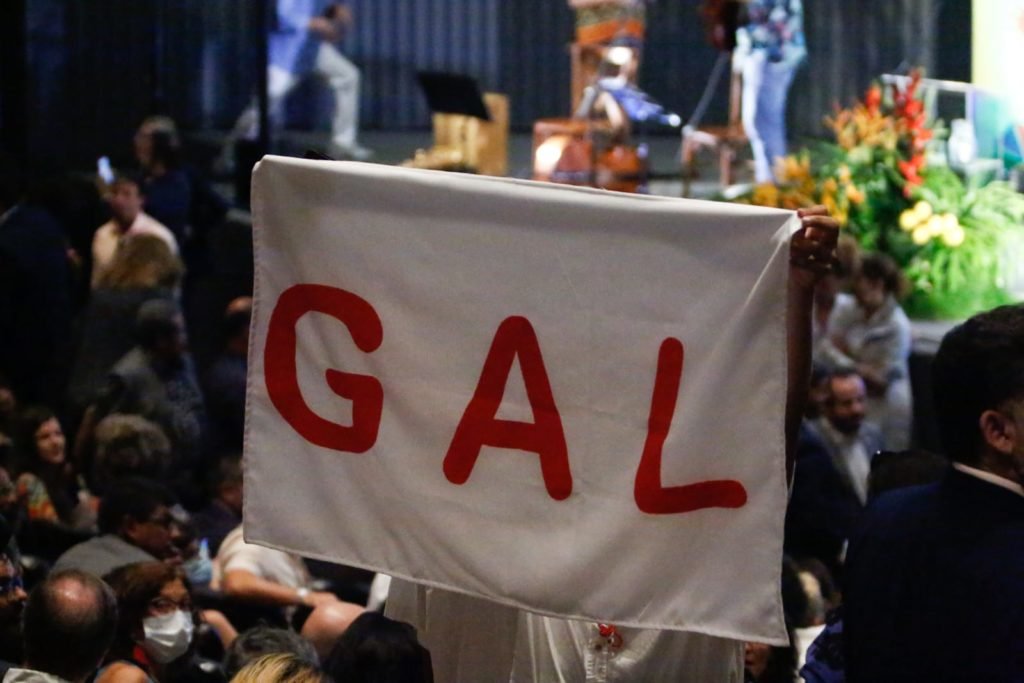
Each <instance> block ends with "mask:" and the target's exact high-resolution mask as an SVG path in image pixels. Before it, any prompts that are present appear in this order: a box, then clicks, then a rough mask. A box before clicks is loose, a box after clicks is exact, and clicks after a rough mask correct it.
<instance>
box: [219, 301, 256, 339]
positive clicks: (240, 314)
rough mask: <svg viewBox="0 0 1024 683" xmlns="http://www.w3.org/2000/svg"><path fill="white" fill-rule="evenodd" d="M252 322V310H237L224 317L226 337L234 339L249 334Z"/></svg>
mask: <svg viewBox="0 0 1024 683" xmlns="http://www.w3.org/2000/svg"><path fill="white" fill-rule="evenodd" d="M251 321H252V309H251V308H250V309H245V310H235V311H231V312H229V313H228V314H227V315H225V316H224V336H225V338H227V339H233V338H235V337H237V336H238V335H240V334H242V333H243V332H245V333H246V334H248V332H249V323H250V322H251Z"/></svg>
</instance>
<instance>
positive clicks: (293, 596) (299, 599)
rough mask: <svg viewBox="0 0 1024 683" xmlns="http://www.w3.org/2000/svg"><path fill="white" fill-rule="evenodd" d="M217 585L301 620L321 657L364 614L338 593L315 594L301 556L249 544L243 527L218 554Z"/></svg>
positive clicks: (237, 597)
mask: <svg viewBox="0 0 1024 683" xmlns="http://www.w3.org/2000/svg"><path fill="white" fill-rule="evenodd" d="M213 585H214V587H219V588H220V589H221V590H222V591H223V592H224V595H225V596H227V597H229V598H232V599H235V600H239V601H242V602H247V603H253V604H259V605H267V606H272V607H280V608H282V609H283V610H285V613H286V615H287V616H288V618H289V619H292V620H293V621H295V622H299V621H301V622H302V623H301V624H300V623H297V624H296V626H297V627H298V628H299V630H300V633H301V634H302V636H303V637H304V638H306V639H307V640H309V641H310V642H312V643H313V646H314V647H315V648H316V650H317V654H319V655H320V656H326V654H327V653H328V652H329V651H330V648H331V646H333V645H334V641H335V640H337V638H338V636H340V635H341V634H342V633H344V632H345V629H347V628H348V626H349V624H351V623H352V621H353V620H354V619H355V618H356V617H358V616H359V615H360V614H362V613H363V608H362V607H360V606H358V605H353V604H351V603H347V602H342V601H340V600H339V599H338V598H337V597H336V596H335V595H334V594H333V593H326V592H321V591H314V590H312V588H311V581H310V576H309V572H308V571H307V570H306V565H305V563H304V562H303V560H302V558H301V557H298V556H296V555H289V554H288V553H285V552H281V551H280V550H274V549H273V548H265V547H263V546H258V545H253V544H251V543H246V542H245V540H244V539H243V538H242V527H241V526H239V527H238V528H237V529H235V530H234V531H232V532H231V533H230V534H228V536H227V538H225V539H224V543H223V544H222V545H221V547H220V551H219V552H218V553H217V557H216V559H215V560H214V584H213ZM307 615H308V616H307ZM303 617H305V619H304V620H303V619H302V618H303Z"/></svg>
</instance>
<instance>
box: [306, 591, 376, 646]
mask: <svg viewBox="0 0 1024 683" xmlns="http://www.w3.org/2000/svg"><path fill="white" fill-rule="evenodd" d="M364 611H365V610H364V609H363V608H362V607H360V606H359V605H354V604H352V603H350V602H333V603H328V604H326V605H320V606H319V607H317V608H316V609H314V610H313V612H312V613H311V614H310V615H309V618H308V619H306V623H305V624H303V626H302V637H303V638H305V639H306V640H308V641H309V642H311V643H313V647H314V648H316V651H317V654H318V655H319V656H320V657H321V658H324V657H326V656H327V655H328V654H329V653H330V651H331V648H332V647H333V646H334V642H335V641H336V640H337V639H338V637H339V636H340V635H341V634H342V633H344V632H345V630H346V629H347V628H348V627H349V625H350V624H351V623H352V622H353V621H355V620H356V618H357V617H358V616H359V615H360V614H362V613H363V612H364Z"/></svg>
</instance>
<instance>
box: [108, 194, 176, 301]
mask: <svg viewBox="0 0 1024 683" xmlns="http://www.w3.org/2000/svg"><path fill="white" fill-rule="evenodd" d="M129 235H153V236H154V237H159V238H160V239H162V240H163V241H164V242H166V243H167V246H168V247H170V248H171V251H172V252H173V253H175V254H177V253H178V241H177V240H176V239H174V233H172V232H171V231H170V229H169V228H167V227H166V226H165V225H164V224H163V223H161V222H160V221H158V220H157V219H155V218H153V217H152V216H150V215H149V214H148V213H146V212H144V211H140V212H139V215H138V216H136V217H135V220H134V221H133V222H132V224H131V226H130V227H129V228H128V229H127V230H125V231H124V232H122V231H121V228H120V227H118V225H117V223H115V222H114V221H113V220H109V221H107V222H106V223H104V224H103V225H101V226H100V227H99V229H98V230H96V233H95V234H94V235H93V236H92V280H91V282H92V286H93V287H95V286H96V284H97V283H98V282H99V279H100V277H101V276H102V275H103V273H105V272H106V271H107V270H108V269H109V268H110V264H111V262H112V261H113V260H114V254H116V253H117V247H118V245H119V244H121V240H123V239H124V238H125V237H128V236H129Z"/></svg>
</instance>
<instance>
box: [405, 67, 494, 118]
mask: <svg viewBox="0 0 1024 683" xmlns="http://www.w3.org/2000/svg"><path fill="white" fill-rule="evenodd" d="M416 78H417V80H418V81H419V82H420V87H421V88H423V94H424V95H425V96H426V98H427V106H429V107H430V111H431V113H434V114H462V115H463V116H472V117H473V118H477V119H480V120H482V121H490V120H491V113H490V112H489V111H488V110H487V105H486V104H485V103H484V98H483V96H482V95H481V94H480V87H479V86H478V85H477V82H476V79H475V78H472V77H471V76H464V75H462V74H452V73H443V72H439V71H420V72H419V73H417V74H416Z"/></svg>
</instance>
